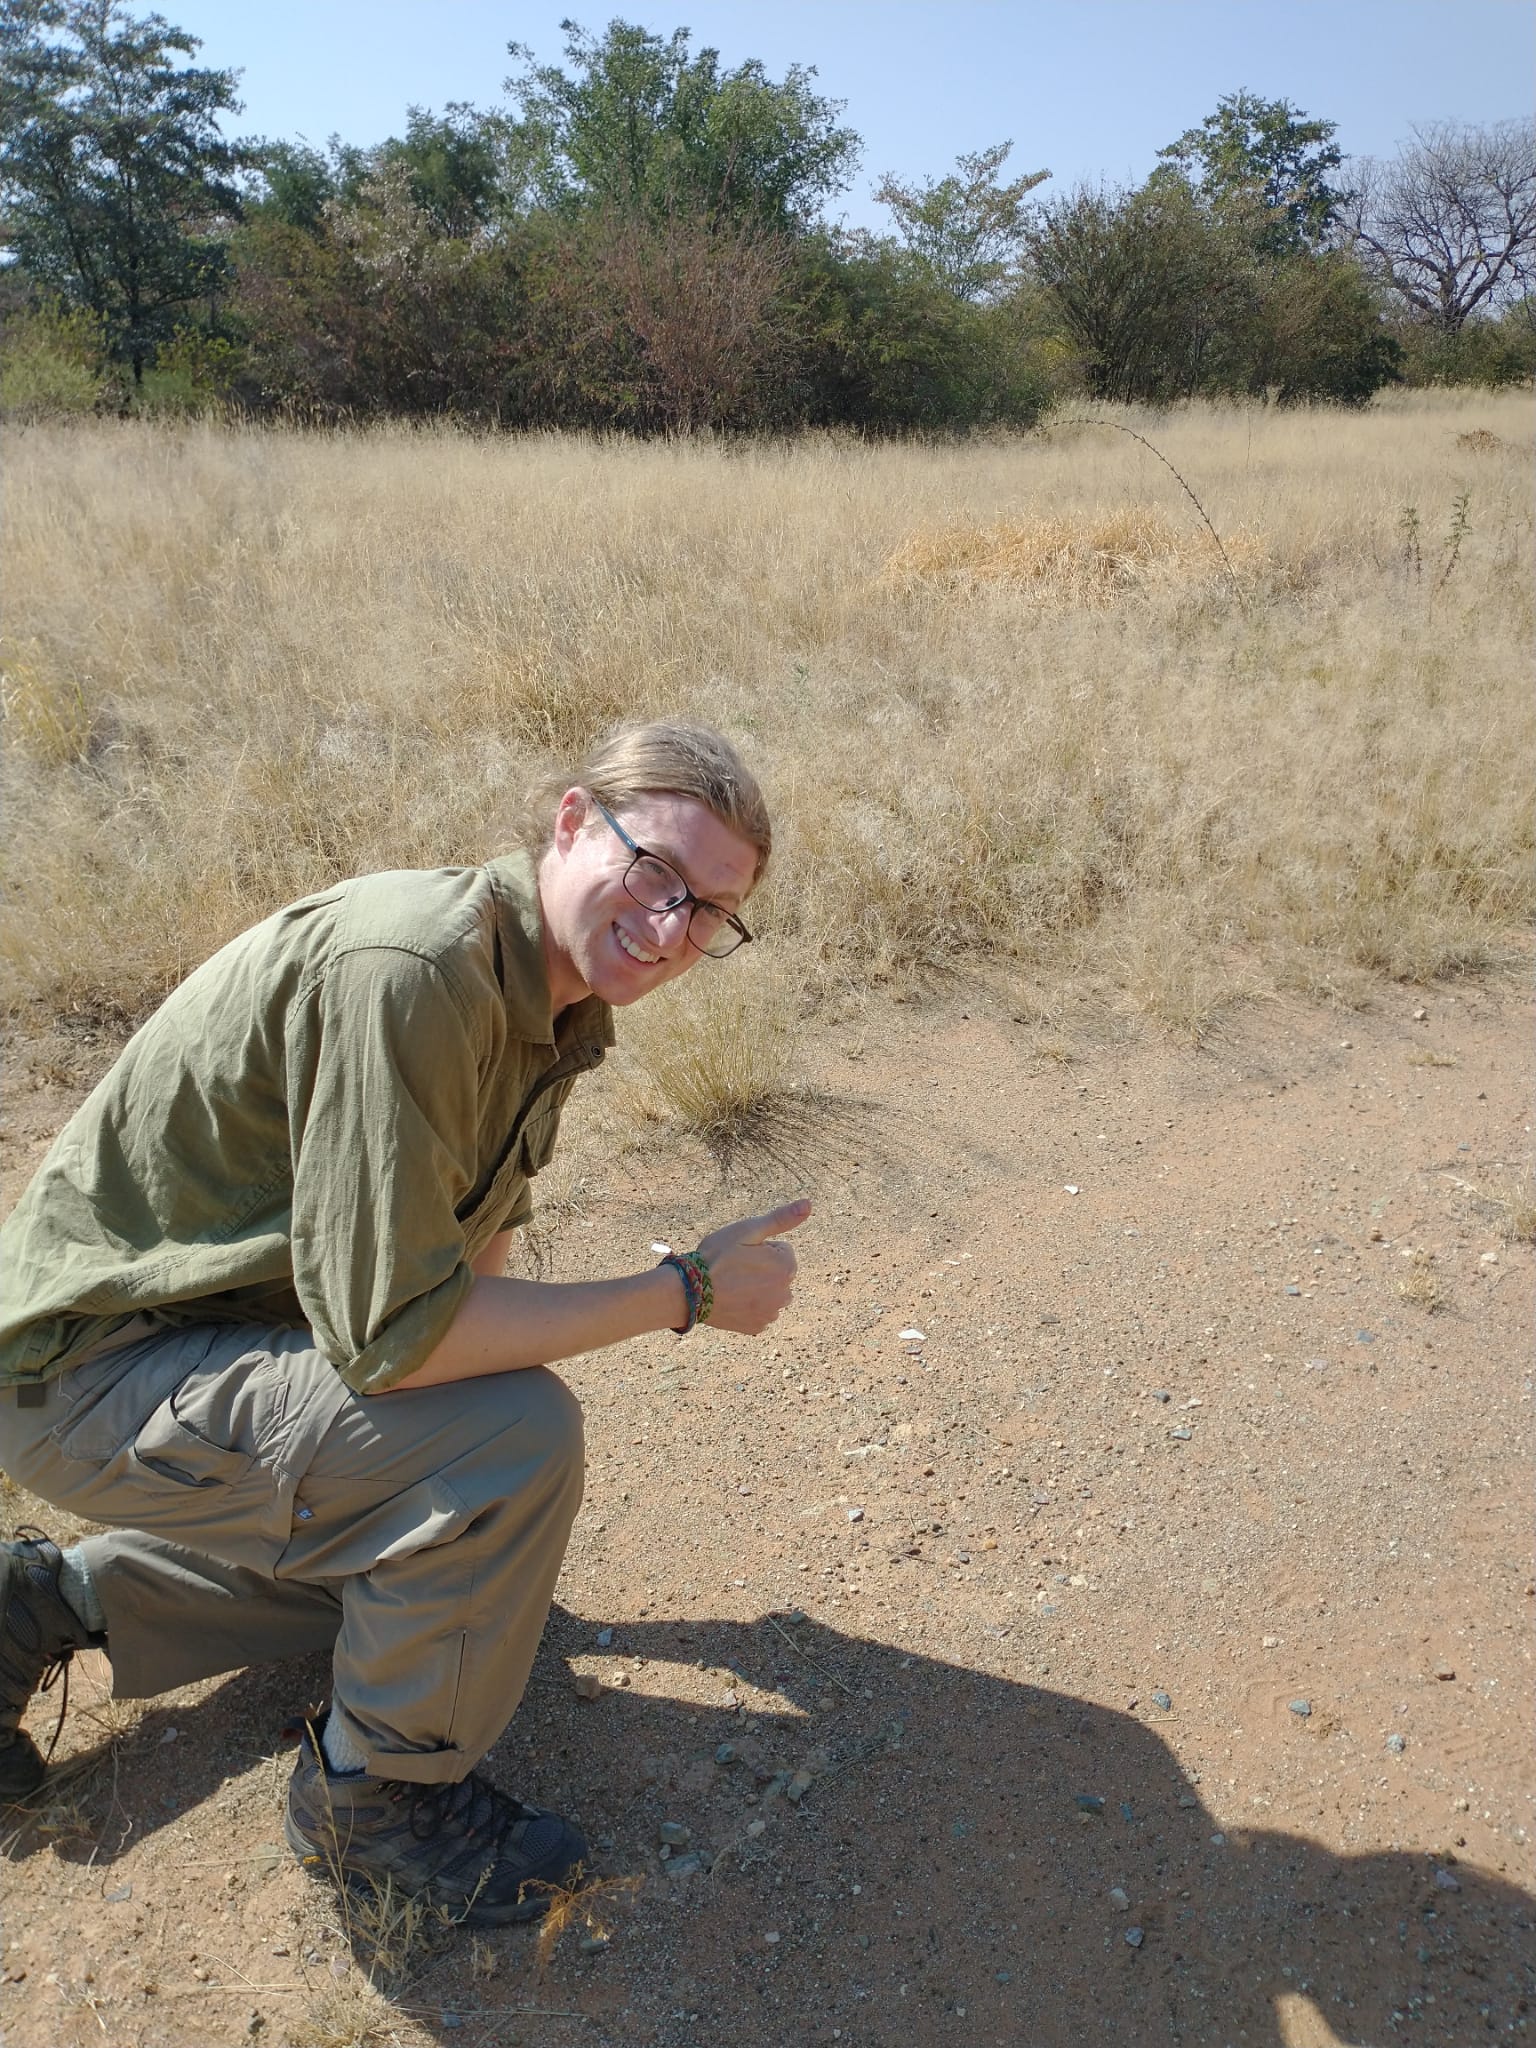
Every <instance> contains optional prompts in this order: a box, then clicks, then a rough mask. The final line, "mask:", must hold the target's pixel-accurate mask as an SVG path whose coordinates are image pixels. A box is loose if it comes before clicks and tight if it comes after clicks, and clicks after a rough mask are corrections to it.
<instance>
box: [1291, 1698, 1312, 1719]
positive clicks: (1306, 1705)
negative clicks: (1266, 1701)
mask: <svg viewBox="0 0 1536 2048" xmlns="http://www.w3.org/2000/svg"><path fill="white" fill-rule="evenodd" d="M1291 1712H1292V1713H1293V1714H1294V1715H1295V1716H1296V1717H1297V1719H1298V1720H1300V1721H1305V1720H1306V1719H1307V1718H1308V1716H1309V1715H1310V1714H1311V1712H1312V1702H1311V1701H1310V1700H1292V1701H1291Z"/></svg>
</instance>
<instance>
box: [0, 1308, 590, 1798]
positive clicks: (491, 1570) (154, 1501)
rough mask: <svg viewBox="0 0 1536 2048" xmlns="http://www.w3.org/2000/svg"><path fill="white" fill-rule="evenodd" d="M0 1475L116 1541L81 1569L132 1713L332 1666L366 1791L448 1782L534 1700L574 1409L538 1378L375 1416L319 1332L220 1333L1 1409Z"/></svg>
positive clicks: (428, 1394)
mask: <svg viewBox="0 0 1536 2048" xmlns="http://www.w3.org/2000/svg"><path fill="white" fill-rule="evenodd" d="M34 1399H35V1396H34ZM0 1467H3V1468H4V1470H5V1471H6V1472H8V1473H9V1474H10V1475H11V1477H12V1478H13V1479H15V1480H16V1481H17V1482H18V1483H19V1484H20V1485H22V1486H25V1487H27V1488H29V1489H30V1491H32V1492H33V1493H36V1494H39V1495H41V1497H42V1498H43V1499H44V1500H48V1501H52V1502H53V1503H54V1504H55V1505H56V1506H58V1507H61V1508H67V1509H68V1510H69V1511H70V1512H71V1513H72V1514H76V1515H80V1516H83V1517H86V1518H87V1519H89V1520H91V1521H96V1522H105V1523H110V1524H113V1525H115V1526H114V1530H113V1533H111V1534H109V1535H105V1536H92V1537H90V1538H88V1539H87V1540H86V1542H85V1543H84V1545H83V1549H84V1553H85V1557H86V1561H87V1563H88V1565H89V1568H90V1572H91V1576H92V1578H93V1580H94V1582H95V1585H96V1588H97V1592H98V1594H99V1596H100V1600H101V1604H102V1608H103V1610H104V1612H105V1614H106V1617H107V1636H108V1654H109V1656H110V1657H111V1660H112V1675H113V1688H114V1691H115V1692H116V1693H117V1694H118V1695H119V1696H120V1697H125V1698H129V1699H143V1698H147V1697H149V1696H150V1695H152V1694H155V1693H159V1692H165V1691H168V1690H169V1689H170V1688H171V1687H173V1686H178V1685H186V1684H188V1683H190V1682H191V1681H192V1680H193V1679H198V1678H207V1677H209V1676H211V1675H212V1674H214V1673H215V1672H220V1671H232V1670H236V1669H239V1668H240V1667H242V1666H244V1665H247V1664H259V1663H267V1662H270V1661H272V1660H273V1659H275V1658H279V1657H288V1656H293V1655H296V1654H297V1653H299V1652H301V1651H308V1650H316V1649H330V1650H332V1652H333V1661H334V1672H335V1692H334V1697H333V1702H332V1711H333V1712H335V1713H339V1714H340V1715H341V1716H342V1717H343V1719H344V1721H345V1724H346V1727H347V1732H349V1733H350V1734H351V1735H352V1736H353V1738H354V1739H355V1740H356V1742H357V1743H358V1744H359V1745H360V1746H361V1747H362V1748H363V1749H364V1750H365V1751H366V1752H367V1754H368V1758H369V1764H368V1768H369V1770H370V1771H371V1772H373V1773H374V1774H375V1775H376V1776H379V1777H387V1778H404V1779H410V1780H412V1781H414V1782H416V1783H420V1784H437V1783H442V1782H451V1781H455V1780H457V1779H459V1778H462V1777H463V1776H464V1775H465V1774H466V1773H467V1772H468V1771H469V1770H471V1769H472V1768H473V1767H474V1765H475V1764H476V1763H478V1761H479V1760H480V1758H481V1757H482V1756H483V1755H484V1753H485V1751H486V1750H487V1749H489V1747H490V1746H491V1744H492V1743H493V1742H494V1741H495V1740H496V1738H497V1736H498V1735H499V1734H500V1733H501V1731H502V1729H503V1728H504V1727H505V1726H506V1724H507V1722H508V1720H509V1719H510V1718H511V1715H512V1712H513V1710H514V1708H515V1707H516V1706H517V1703H518V1701H519V1700H520V1698H521V1697H522V1692H523V1687H524V1686H525V1684H526V1683H527V1680H528V1673H529V1670H530V1669H531V1667H532V1664H533V1657H534V1652H535V1650H536V1649H537V1647H538V1642H539V1636H540V1633H541V1631H542V1629H543V1627H544V1621H545V1618H546V1616H547V1614H548V1611H549V1603H550V1601H551V1599H552V1598H553V1595H554V1589H555V1581H556V1579H557V1577H558V1576H559V1572H560V1563H561V1559H562V1558H563V1557H564V1555H565V1546H566V1540H567V1538H568V1536H569V1534H570V1528H571V1523H572V1521H573V1520H574V1518H575V1514H576V1509H577V1507H578V1506H579V1504H580V1501H581V1489H582V1473H583V1461H582V1433H581V1409H580V1407H579V1405H578V1404H577V1401H576V1399H575V1396H574V1395H573V1394H572V1393H571V1392H570V1391H569V1389H568V1388H567V1387H566V1386H565V1384H564V1382H563V1381H562V1380H560V1379H558V1378H557V1377H556V1376H555V1374H554V1373H552V1372H548V1371H545V1370H542V1369H534V1370H530V1371H526V1372H508V1373H500V1374H497V1375H495V1376H493V1377H491V1378H487V1379H479V1380H468V1381H465V1382H463V1383H462V1384H459V1385H456V1386H446V1387H424V1388H422V1389H421V1390H420V1391H418V1392H411V1391H409V1390H408V1389H407V1390H402V1391H400V1392H398V1393H391V1394H376V1395H373V1396H369V1397H360V1396H358V1395H356V1394H353V1393H352V1392H351V1391H350V1390H349V1389H348V1388H347V1387H346V1385H345V1384H344V1383H343V1382H342V1380H341V1379H340V1378H339V1377H338V1375H337V1374H336V1372H335V1371H334V1370H333V1369H332V1367H331V1365H330V1363H329V1361H328V1360H327V1359H325V1358H324V1357H323V1356H322V1355H321V1354H320V1353H319V1352H318V1351H316V1350H315V1349H314V1346H313V1342H312V1340H311V1338H310V1336H309V1333H308V1332H307V1331H304V1330H284V1329H272V1330H266V1329H250V1328H230V1327H228V1326H212V1325H206V1326H202V1327H198V1328H194V1329H189V1330H176V1331H164V1330H162V1331H159V1332H158V1333H156V1334H154V1335H152V1336H149V1337H147V1338H145V1339H143V1340H142V1341H140V1342H135V1343H130V1344H127V1345H123V1346H120V1347H119V1348H118V1349H116V1350H111V1351H107V1352H104V1353H101V1354H100V1355H98V1356H96V1357H93V1358H91V1359H89V1360H87V1361H86V1362H85V1363H84V1364H81V1365H78V1366H76V1367H74V1368H73V1369H71V1370H69V1371H66V1372H64V1373H62V1374H60V1375H59V1377H58V1378H56V1379H54V1380H52V1381H50V1382H49V1383H48V1385H47V1388H46V1390H45V1394H44V1398H43V1400H42V1402H41V1403H39V1404H37V1405H31V1404H30V1403H28V1402H26V1401H23V1400H19V1399H18V1397H17V1394H16V1392H15V1391H14V1390H5V1391H0Z"/></svg>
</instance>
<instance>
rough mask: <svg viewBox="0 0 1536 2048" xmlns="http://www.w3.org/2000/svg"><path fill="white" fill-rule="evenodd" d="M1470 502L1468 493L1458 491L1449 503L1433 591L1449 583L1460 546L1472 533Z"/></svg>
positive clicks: (1442, 588) (1459, 552)
mask: <svg viewBox="0 0 1536 2048" xmlns="http://www.w3.org/2000/svg"><path fill="white" fill-rule="evenodd" d="M1471 502H1472V493H1471V492H1470V491H1459V492H1458V493H1457V495H1456V496H1455V498H1453V499H1452V501H1451V523H1450V525H1449V526H1448V527H1447V528H1446V534H1445V540H1444V542H1443V543H1442V545H1441V549H1440V574H1439V575H1438V576H1437V577H1436V578H1435V589H1436V590H1437V591H1439V590H1444V588H1445V586H1446V584H1447V583H1448V582H1449V581H1450V576H1451V571H1452V570H1453V569H1454V568H1455V567H1456V564H1457V562H1458V561H1459V560H1460V558H1461V544H1462V542H1463V541H1464V540H1465V539H1466V537H1467V535H1468V534H1469V533H1470V532H1471V531H1472V521H1471V519H1470V518H1469V517H1468V515H1467V507H1468V506H1469V505H1470V504H1471Z"/></svg>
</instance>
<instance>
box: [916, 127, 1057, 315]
mask: <svg viewBox="0 0 1536 2048" xmlns="http://www.w3.org/2000/svg"><path fill="white" fill-rule="evenodd" d="M1012 148H1013V144H1012V143H1011V142H999V143H995V144H994V145H993V146H992V148H991V149H982V150H978V151H977V152H976V154H975V155H974V156H962V157H961V158H959V159H958V162H957V165H956V168H955V170H953V171H951V173H950V174H949V176H948V177H947V178H939V179H937V180H933V179H930V180H929V182H928V183H927V184H925V185H903V184H901V183H899V182H898V180H897V179H896V178H895V177H894V176H892V175H890V174H889V173H888V174H887V175H886V176H885V177H883V178H882V179H881V180H880V183H879V184H878V185H877V186H876V187H875V198H876V200H877V201H878V202H879V203H880V205H882V206H888V207H889V208H890V209H891V211H892V213H894V214H895V216H896V229H897V233H898V234H899V235H900V236H901V239H902V240H903V241H904V242H905V243H906V245H907V247H908V248H909V249H910V250H911V251H912V252H913V254H914V255H916V256H919V257H921V259H922V260H923V261H924V262H925V263H927V264H929V265H930V266H931V267H932V269H933V271H934V273H935V274H936V275H937V276H938V277H940V278H941V279H942V280H943V282H944V283H945V284H946V285H947V286H948V287H949V289H950V290H951V291H952V292H953V293H954V295H955V297H956V298H957V299H985V298H989V297H991V296H992V295H993V294H994V293H995V292H996V291H997V289H998V287H999V286H1000V285H1002V284H1003V283H1004V282H1005V280H1006V279H1007V278H1008V276H1009V274H1010V272H1011V271H1012V269H1013V267H1014V265H1015V264H1016V262H1017V260H1018V256H1019V252H1020V250H1021V249H1022V247H1023V244H1024V237H1025V230H1026V216H1025V211H1024V201H1025V198H1026V196H1027V195H1028V194H1029V193H1031V192H1033V191H1034V189H1035V187H1036V186H1037V185H1043V184H1044V183H1045V181H1046V179H1047V178H1048V177H1049V176H1050V175H1051V174H1050V172H1049V171H1029V172H1026V174H1025V175H1024V176H1023V177H1022V178H1015V179H1013V180H1012V181H1011V182H1010V183H1009V184H1006V185H1003V184H999V183H998V172H999V171H1000V170H1001V169H1002V167H1003V165H1004V163H1005V162H1006V161H1007V159H1008V154H1009V152H1010V150H1011V149H1012Z"/></svg>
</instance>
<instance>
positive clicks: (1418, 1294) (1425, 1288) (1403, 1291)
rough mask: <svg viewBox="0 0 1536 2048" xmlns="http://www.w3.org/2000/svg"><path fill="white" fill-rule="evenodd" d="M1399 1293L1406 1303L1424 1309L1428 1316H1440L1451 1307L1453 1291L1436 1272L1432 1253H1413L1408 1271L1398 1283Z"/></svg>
mask: <svg viewBox="0 0 1536 2048" xmlns="http://www.w3.org/2000/svg"><path fill="white" fill-rule="evenodd" d="M1397 1291H1398V1293H1399V1294H1400V1295H1401V1296H1402V1298H1403V1300H1404V1301H1406V1302H1408V1303H1409V1304H1410V1305H1411V1306H1412V1307H1414V1308H1421V1309H1423V1310H1424V1312H1425V1313H1426V1314H1427V1315H1432V1316H1433V1315H1439V1314H1441V1313H1442V1312H1443V1311H1444V1310H1446V1309H1448V1308H1449V1307H1450V1305H1451V1290H1450V1288H1449V1287H1448V1286H1447V1285H1446V1283H1445V1281H1444V1279H1443V1278H1442V1277H1441V1275H1440V1274H1439V1273H1438V1272H1437V1271H1436V1270H1435V1261H1434V1254H1433V1253H1432V1252H1427V1251H1416V1252H1414V1253H1413V1255H1412V1257H1411V1258H1410V1260H1409V1262H1408V1271H1407V1272H1406V1273H1405V1274H1404V1276H1403V1278H1402V1279H1401V1280H1399V1281H1398V1283H1397Z"/></svg>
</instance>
